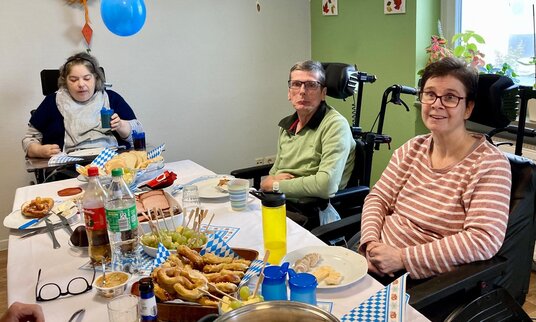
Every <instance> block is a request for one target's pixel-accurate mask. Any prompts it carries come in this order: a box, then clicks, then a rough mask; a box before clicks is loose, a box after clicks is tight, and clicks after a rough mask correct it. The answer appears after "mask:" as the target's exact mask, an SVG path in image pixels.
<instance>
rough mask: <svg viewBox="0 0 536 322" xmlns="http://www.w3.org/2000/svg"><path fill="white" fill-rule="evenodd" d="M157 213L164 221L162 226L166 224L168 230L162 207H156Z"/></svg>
mask: <svg viewBox="0 0 536 322" xmlns="http://www.w3.org/2000/svg"><path fill="white" fill-rule="evenodd" d="M158 213H159V214H160V216H161V217H162V221H163V222H164V226H166V229H167V230H168V231H169V227H168V225H167V223H166V216H164V212H163V211H162V209H160V208H158Z"/></svg>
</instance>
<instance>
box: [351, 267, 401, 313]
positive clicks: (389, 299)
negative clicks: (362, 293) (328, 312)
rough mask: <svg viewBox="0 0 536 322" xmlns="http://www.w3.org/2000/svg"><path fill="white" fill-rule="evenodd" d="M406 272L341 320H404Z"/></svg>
mask: <svg viewBox="0 0 536 322" xmlns="http://www.w3.org/2000/svg"><path fill="white" fill-rule="evenodd" d="M407 276H408V273H406V274H404V275H402V276H400V277H399V278H398V279H396V280H395V281H393V282H392V283H391V284H389V285H387V286H386V287H384V288H383V289H381V290H379V291H378V292H377V293H376V294H374V295H372V296H371V297H369V298H368V300H366V301H364V302H363V303H361V304H360V305H359V306H358V307H355V308H353V309H352V310H351V311H350V312H349V313H347V314H345V315H343V316H342V318H341V322H349V321H378V322H395V321H397V322H398V321H405V318H404V316H405V314H406V306H407V303H408V301H409V295H408V294H407V293H406V277H407Z"/></svg>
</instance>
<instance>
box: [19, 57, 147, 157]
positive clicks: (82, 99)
mask: <svg viewBox="0 0 536 322" xmlns="http://www.w3.org/2000/svg"><path fill="white" fill-rule="evenodd" d="M104 82H105V79H104V73H103V71H102V70H101V68H100V67H99V64H98V62H97V59H96V58H95V57H93V56H91V55H89V54H87V53H78V54H76V55H74V56H71V57H69V58H68V59H67V62H66V63H65V64H64V65H63V66H62V67H61V68H60V77H59V79H58V87H59V89H58V91H57V92H56V93H54V94H50V95H48V96H47V97H45V99H44V100H43V102H42V103H41V105H39V107H38V108H37V109H36V110H35V111H34V112H33V113H32V116H31V118H30V122H29V124H28V129H27V131H26V135H25V136H24V138H23V140H22V146H23V149H24V151H25V152H26V155H27V156H28V157H33V158H50V157H51V156H52V155H54V154H58V153H60V152H62V151H63V152H66V153H67V152H69V151H73V150H78V149H85V148H94V147H109V146H118V145H124V146H126V147H127V148H129V147H130V146H132V132H133V131H136V132H143V127H142V125H141V123H140V122H139V121H138V120H137V119H136V115H135V114H134V112H133V111H132V108H131V107H130V106H129V105H128V104H127V102H125V100H124V99H123V98H122V97H121V96H120V95H119V94H117V93H116V92H114V91H111V90H107V89H105V88H104ZM102 108H105V109H112V110H113V111H114V113H113V115H112V117H111V120H110V128H103V127H102V125H101V116H100V115H101V109H102Z"/></svg>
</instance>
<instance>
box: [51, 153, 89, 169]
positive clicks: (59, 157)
mask: <svg viewBox="0 0 536 322" xmlns="http://www.w3.org/2000/svg"><path fill="white" fill-rule="evenodd" d="M82 160H84V159H83V158H75V157H70V156H68V155H67V154H65V153H63V152H62V153H59V154H56V155H53V156H52V157H50V159H49V160H48V165H51V166H53V165H60V164H64V163H67V162H76V161H82Z"/></svg>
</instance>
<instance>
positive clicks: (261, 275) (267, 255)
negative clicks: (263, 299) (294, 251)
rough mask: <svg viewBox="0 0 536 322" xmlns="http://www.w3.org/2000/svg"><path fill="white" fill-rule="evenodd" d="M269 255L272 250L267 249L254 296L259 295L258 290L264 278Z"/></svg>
mask: <svg viewBox="0 0 536 322" xmlns="http://www.w3.org/2000/svg"><path fill="white" fill-rule="evenodd" d="M268 257H270V250H268V249H267V250H266V251H265V252H264V258H263V259H262V267H261V272H260V274H259V279H258V280H257V283H255V290H254V291H253V297H255V296H256V295H257V291H258V290H259V286H260V285H261V283H262V281H263V280H264V268H265V267H266V262H267V261H268Z"/></svg>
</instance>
